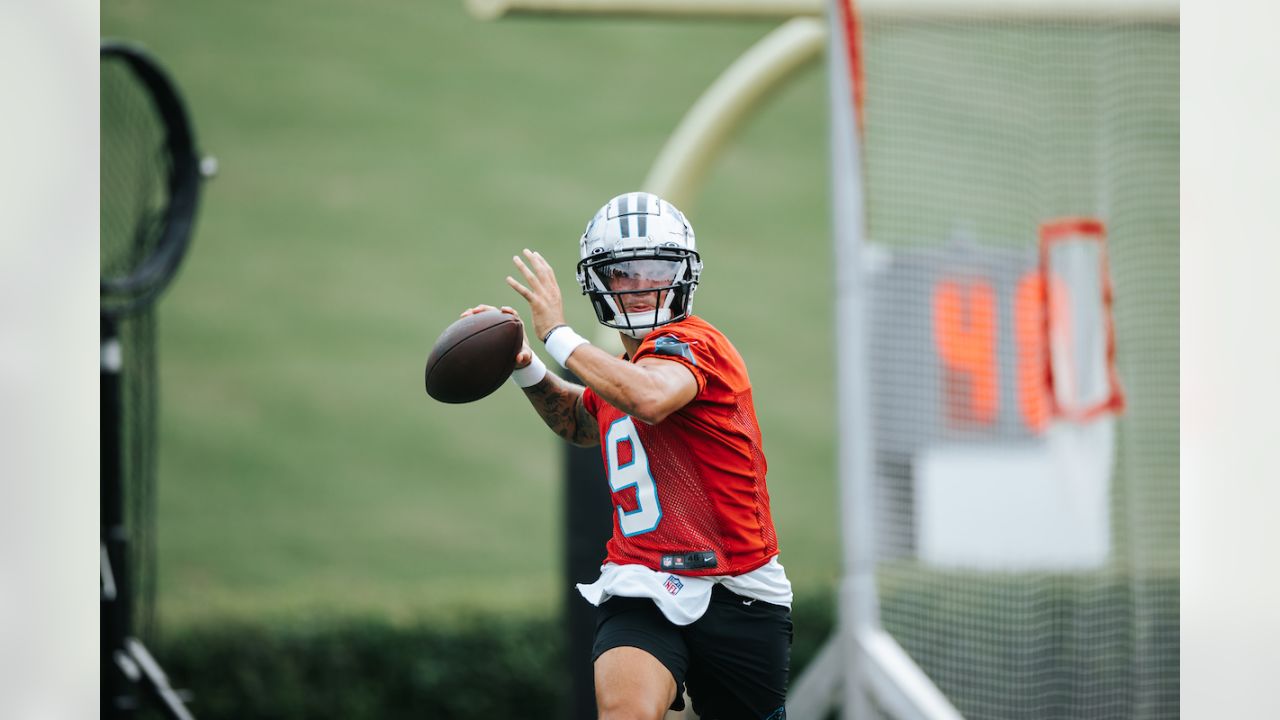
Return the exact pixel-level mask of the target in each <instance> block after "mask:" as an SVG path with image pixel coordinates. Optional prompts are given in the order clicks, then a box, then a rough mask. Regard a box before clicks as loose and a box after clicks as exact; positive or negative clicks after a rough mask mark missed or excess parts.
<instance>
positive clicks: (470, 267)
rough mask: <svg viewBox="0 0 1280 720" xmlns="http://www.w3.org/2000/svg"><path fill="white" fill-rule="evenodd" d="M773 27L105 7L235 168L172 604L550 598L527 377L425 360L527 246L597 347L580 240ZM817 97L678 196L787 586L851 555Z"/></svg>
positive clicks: (185, 367)
mask: <svg viewBox="0 0 1280 720" xmlns="http://www.w3.org/2000/svg"><path fill="white" fill-rule="evenodd" d="M771 27H772V24H771V23H766V22H670V23H668V22H659V21H642V22H637V21H623V20H607V19H591V20H583V19H556V20H548V19H516V20H507V21H502V22H499V23H481V22H478V21H475V20H472V19H471V18H470V17H469V16H467V15H466V13H465V11H464V10H463V7H462V3H461V1H460V0H456V1H455V0H448V1H444V0H441V1H439V2H408V1H401V2H391V1H387V0H383V1H379V2H362V3H349V2H336V1H329V2H298V1H291V2H272V3H257V2H243V1H242V2H223V3H215V4H176V5H175V4H172V3H162V2H155V1H150V0H148V1H145V2H143V1H128V0H122V1H120V2H111V3H106V4H104V5H103V8H102V29H103V35H104V36H107V37H118V38H127V39H131V40H135V41H138V42H140V43H142V44H143V45H145V46H146V47H148V48H150V49H151V50H152V51H154V52H155V53H156V54H157V55H158V57H159V58H160V59H161V60H162V61H163V62H164V63H165V65H166V66H167V67H168V68H169V70H170V72H171V73H172V75H173V76H174V77H175V79H176V81H177V82H178V84H179V85H180V87H181V88H182V91H183V92H184V93H185V95H186V98H187V101H188V104H189V107H190V110H191V112H192V114H193V116H194V122H195V125H196V128H197V131H198V135H199V140H200V143H201V145H202V146H203V148H204V150H205V151H206V152H208V153H211V154H214V155H216V156H217V157H218V159H219V162H220V174H219V176H218V177H217V179H215V180H214V181H212V182H211V183H209V184H208V186H207V188H206V192H205V195H204V202H203V205H202V208H201V212H200V218H199V224H198V228H197V234H196V236H195V240H194V244H193V246H192V250H191V252H190V254H189V256H188V258H187V260H186V262H185V264H184V266H183V268H182V270H181V272H180V274H179V276H178V278H177V281H176V283H175V285H174V286H173V287H172V288H171V290H170V291H169V292H168V294H167V295H166V296H165V297H164V298H163V299H162V302H161V306H160V310H159V327H158V336H159V363H160V377H161V390H160V392H161V397H160V412H161V418H160V426H161V428H160V450H159V477H160V480H159V490H158V493H159V495H158V518H159V519H158V523H159V568H160V575H159V612H160V617H161V618H162V621H163V622H165V623H167V624H169V625H173V624H178V625H183V624H187V623H190V622H196V621H200V620H204V619H211V618H215V617H223V616H228V615H232V616H252V617H255V618H263V617H271V616H273V615H283V614H289V615H296V614H298V613H310V612H326V613H329V612H337V613H346V612H373V613H388V614H391V615H393V616H396V617H410V616H417V615H437V614H449V613H454V612H460V611H467V612H470V611H483V610H494V611H501V612H517V611H518V612H530V613H546V612H551V611H552V610H553V609H554V608H555V607H556V605H557V603H558V602H559V598H560V597H561V593H562V591H563V587H562V581H561V578H560V559H559V558H560V554H561V538H562V533H563V526H564V517H563V515H562V510H561V507H562V504H563V497H562V485H561V471H560V461H561V448H560V446H559V445H558V441H557V440H556V439H555V438H554V437H553V436H552V435H551V434H550V433H549V432H548V431H547V430H546V429H545V428H544V427H543V426H542V424H541V423H540V421H538V419H537V418H536V417H535V416H534V414H533V413H532V412H531V411H530V410H529V409H528V408H527V406H526V404H525V401H524V400H523V398H522V397H521V396H520V394H519V393H518V391H516V390H515V389H514V388H511V387H507V388H503V389H502V390H500V391H499V392H498V393H497V394H496V395H494V396H492V397H490V398H488V399H486V400H484V401H482V402H480V403H476V404H474V405H469V406H445V405H441V404H438V403H435V402H434V401H432V400H430V399H429V398H427V396H426V395H425V393H424V392H423V389H422V365H423V361H424V360H425V357H426V353H427V350H428V348H429V346H430V343H431V341H432V340H433V339H434V338H435V337H436V335H437V334H438V333H439V332H440V330H442V329H443V328H444V327H445V326H446V325H447V324H448V323H449V322H451V321H452V320H453V319H454V318H455V317H456V315H457V313H458V312H459V311H460V310H461V309H463V308H464V307H467V306H468V305H470V304H473V303H479V302H489V303H510V304H513V305H515V304H516V303H517V301H519V298H518V297H517V296H516V295H515V294H514V293H512V292H511V291H510V290H509V289H508V288H507V287H506V286H505V284H504V283H503V277H504V276H505V275H506V274H507V273H508V272H510V271H511V263H510V257H511V255H513V254H514V253H516V252H518V251H519V250H520V249H521V248H523V247H531V248H536V249H538V250H540V251H541V252H542V253H543V254H544V255H546V256H547V258H548V259H549V260H550V261H551V262H552V263H553V264H554V266H555V267H556V269H557V271H558V274H559V278H560V282H561V286H562V289H564V291H565V296H566V301H567V306H568V307H567V311H568V317H569V320H570V322H571V323H573V324H574V325H575V326H576V327H578V328H579V329H580V331H583V332H586V333H591V332H594V316H593V315H592V313H591V310H590V308H589V304H588V303H587V302H586V300H585V298H583V297H581V296H580V295H579V294H578V292H577V290H576V284H575V283H574V280H573V274H572V269H573V263H574V261H575V260H576V256H575V253H576V240H577V236H578V235H579V234H580V233H581V231H582V227H583V225H584V224H585V223H586V221H587V219H589V217H590V216H591V214H592V213H593V212H594V210H595V209H596V207H598V206H599V205H600V204H601V203H603V202H604V201H605V200H606V199H608V198H609V197H610V196H612V195H614V194H616V193H618V192H622V191H625V190H631V189H636V188H637V187H638V186H639V184H640V182H641V180H642V179H643V178H644V175H645V173H646V171H647V170H648V167H649V163H650V162H651V161H652V159H653V157H654V156H655V154H656V153H657V151H658V149H659V148H660V147H661V145H662V143H663V142H664V140H665V138H666V137H667V135H668V134H669V133H670V131H671V130H672V129H673V128H674V127H675V125H676V124H677V122H678V121H679V119H680V117H681V116H682V114H683V113H684V112H685V110H686V109H687V108H688V107H689V105H690V104H691V103H692V102H693V101H694V100H695V99H696V98H697V97H698V95H699V94H700V93H701V92H702V90H703V89H704V88H705V87H706V86H707V85H708V84H709V83H710V82H711V81H712V80H713V79H714V78H715V77H716V76H717V75H718V74H719V73H720V72H721V71H722V70H723V69H724V68H725V67H726V66H727V65H728V64H729V63H730V62H732V60H733V59H734V58H735V57H736V56H737V55H738V54H740V53H741V52H742V51H743V50H745V49H746V48H748V47H749V46H750V45H751V44H752V43H753V42H755V41H756V40H757V39H759V38H760V37H762V36H763V35H765V34H766V33H767V32H768V31H769V30H770V29H771ZM825 110H826V96H825V88H824V84H823V80H822V77H821V75H820V73H819V67H818V65H816V64H815V65H813V66H811V67H810V68H809V69H808V70H807V71H806V72H805V73H804V74H802V75H801V76H800V77H799V78H798V79H797V82H795V83H794V84H793V85H790V86H788V87H787V88H786V89H785V90H784V91H782V92H781V93H780V94H779V95H778V96H777V97H775V98H774V100H773V101H772V102H771V104H769V106H768V107H767V109H766V110H765V111H764V112H763V113H762V114H761V115H759V116H757V117H756V118H754V119H753V120H752V121H751V122H750V124H749V125H748V126H747V127H746V129H745V131H744V132H743V134H742V135H741V136H740V137H739V138H738V139H737V140H736V141H735V142H734V143H733V144H732V145H731V147H730V148H729V150H728V152H727V153H726V154H725V155H724V156H723V157H722V158H721V159H720V160H719V161H718V162H717V164H716V165H715V167H714V169H713V170H712V172H711V175H710V177H709V179H708V183H707V185H706V187H705V190H704V191H703V193H702V195H701V196H700V198H699V199H698V201H697V202H696V204H694V205H692V206H690V207H686V208H685V210H686V212H687V214H688V215H689V216H690V218H691V220H692V221H693V223H694V227H695V228H696V230H697V232H698V239H699V249H700V250H702V251H703V253H704V255H705V259H706V264H707V270H706V272H705V274H704V284H703V286H702V288H701V290H700V291H699V293H698V303H697V310H698V312H699V314H701V315H703V316H704V317H706V318H707V319H708V320H710V321H711V322H712V323H714V324H716V325H718V326H719V327H721V328H722V329H723V330H725V331H726V332H727V333H728V335H729V336H730V337H731V338H732V339H733V340H734V342H735V343H736V344H737V345H738V347H739V349H740V351H741V352H742V354H743V355H744V357H745V358H746V360H747V363H748V367H749V368H750V371H751V374H752V378H753V381H754V383H755V387H756V400H757V408H758V412H759V416H760V421H761V424H762V427H763V430H764V437H765V446H766V451H767V452H768V454H769V460H770V473H769V485H770V489H771V491H772V495H773V502H774V513H775V518H776V521H777V525H778V528H779V532H780V536H781V542H782V561H783V563H784V564H786V566H787V567H788V569H789V571H790V572H791V574H792V577H793V580H794V581H795V582H796V586H797V591H798V592H799V593H802V594H803V593H813V592H827V591H828V590H829V588H830V587H831V583H832V581H833V578H834V577H835V574H836V567H837V564H838V562H839V556H838V534H837V529H836V517H835V510H834V508H835V504H836V503H835V483H834V477H833V474H834V430H833V420H834V408H833V401H832V373H833V371H832V340H831V337H830V332H829V328H830V327H831V322H832V312H831V308H830V296H831V286H832V280H831V276H832V271H831V267H830V262H829V258H830V250H829V244H830V240H829V232H828V209H827V208H828V199H827V186H826V182H827V173H828V167H827V161H826V159H825V154H824V153H825V143H826V118H825ZM526 317H527V315H526Z"/></svg>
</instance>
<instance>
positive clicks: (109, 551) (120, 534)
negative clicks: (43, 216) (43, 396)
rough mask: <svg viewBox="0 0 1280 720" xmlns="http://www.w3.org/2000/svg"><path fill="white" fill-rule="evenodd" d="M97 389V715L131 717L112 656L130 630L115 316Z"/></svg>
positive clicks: (130, 699)
mask: <svg viewBox="0 0 1280 720" xmlns="http://www.w3.org/2000/svg"><path fill="white" fill-rule="evenodd" d="M101 330H102V335H101V337H102V345H101V352H102V354H101V376H100V390H99V392H100V393H101V398H100V399H101V409H100V414H101V418H100V432H101V436H100V440H101V469H100V479H99V482H100V486H99V491H100V496H99V502H100V503H101V511H100V512H101V523H102V524H101V529H100V532H101V540H102V551H103V556H104V561H103V568H102V603H101V618H100V619H101V630H100V633H101V638H100V646H99V652H100V665H99V673H100V677H101V681H102V702H101V706H102V707H101V711H102V717H103V718H104V719H106V718H124V717H131V716H132V715H133V710H134V708H135V707H136V706H137V701H136V698H135V697H134V694H133V687H132V683H131V682H130V681H129V680H128V679H127V678H126V677H125V675H124V674H123V672H122V670H121V669H120V667H119V666H118V664H117V663H116V660H115V654H116V652H117V651H119V650H121V649H123V648H124V641H125V638H126V637H128V635H129V633H130V617H129V607H130V605H129V600H130V597H129V591H130V588H129V572H128V567H129V564H128V559H127V557H126V553H127V552H128V534H127V532H126V530H125V518H124V455H123V453H122V448H121V442H120V441H121V426H122V425H123V422H122V419H123V418H122V407H123V406H122V404H121V398H120V385H121V378H120V373H121V367H122V364H123V363H122V358H121V349H120V324H119V320H118V319H116V318H113V317H109V316H107V315H103V316H102V325H101Z"/></svg>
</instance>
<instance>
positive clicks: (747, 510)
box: [582, 316, 778, 575]
mask: <svg viewBox="0 0 1280 720" xmlns="http://www.w3.org/2000/svg"><path fill="white" fill-rule="evenodd" d="M646 357H656V358H662V359H664V360H669V361H672V362H678V363H681V364H683V365H684V366H685V367H687V368H689V370H691V371H692V372H693V376H694V378H696V379H697V382H698V394H697V395H696V396H695V397H694V399H693V401H692V402H690V403H689V404H688V405H686V406H684V407H683V408H681V409H680V410H679V411H677V412H675V413H672V414H671V415H670V416H668V417H667V418H666V419H665V420H663V421H662V422H660V423H658V424H657V425H646V424H645V423H643V422H641V421H639V420H633V419H632V418H631V417H630V416H628V415H626V414H624V413H623V412H622V411H621V410H618V409H617V408H615V407H613V406H612V405H610V404H609V403H607V402H606V401H605V400H604V399H603V398H601V397H600V396H599V395H597V394H596V393H595V391H594V390H592V389H591V388H587V390H586V392H585V393H583V398H582V401H583V404H584V405H585V406H586V408H587V410H588V411H589V412H591V414H592V415H595V417H596V421H597V422H598V423H599V425H600V449H601V454H602V455H603V457H604V463H605V472H606V473H607V474H608V478H609V487H610V490H611V491H612V497H613V504H614V510H615V512H614V515H613V538H612V539H611V540H609V544H608V548H607V550H608V558H607V560H608V562H612V563H618V564H620V565H621V564H632V563H634V564H640V565H645V566H647V567H649V568H651V569H653V570H664V571H668V572H676V573H679V574H684V575H741V574H743V573H747V572H750V571H752V570H754V569H756V568H758V567H760V566H761V565H764V564H765V563H766V562H768V561H769V558H771V557H773V556H775V555H777V554H778V538H777V535H776V534H775V532H774V529H773V517H772V516H771V515H770V512H769V491H768V489H767V488H766V487H765V471H766V469H767V464H766V462H765V459H764V448H763V447H762V442H761V438H760V425H759V424H758V423H757V422H756V412H755V406H754V404H753V403H752V400H751V381H750V380H749V379H748V378H747V368H746V364H745V363H744V362H743V361H742V356H741V355H739V354H738V351H737V350H736V349H735V348H734V347H733V345H732V344H730V343H729V340H728V338H726V337H725V336H724V335H722V334H721V333H720V331H719V330H716V329H715V328H714V327H712V326H711V324H710V323H708V322H706V321H705V320H703V319H701V318H699V317H694V316H691V317H689V318H686V319H684V320H681V321H679V322H676V323H672V324H670V325H664V326H662V327H660V328H658V329H656V330H654V331H653V332H652V333H650V334H649V336H648V337H646V338H645V339H644V341H643V342H642V343H641V344H640V348H639V349H638V350H637V351H636V354H635V357H633V358H631V362H635V361H637V360H640V359H641V358H646ZM709 553H714V557H715V564H714V566H707V563H706V558H708V557H709V555H708V554H709Z"/></svg>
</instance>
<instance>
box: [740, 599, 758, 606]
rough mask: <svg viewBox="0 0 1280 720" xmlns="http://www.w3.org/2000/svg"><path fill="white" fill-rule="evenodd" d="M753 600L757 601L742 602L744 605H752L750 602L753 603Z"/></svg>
mask: <svg viewBox="0 0 1280 720" xmlns="http://www.w3.org/2000/svg"><path fill="white" fill-rule="evenodd" d="M753 602H755V600H743V601H742V604H743V605H750V604H751V603H753Z"/></svg>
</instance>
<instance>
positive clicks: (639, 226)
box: [636, 193, 649, 237]
mask: <svg viewBox="0 0 1280 720" xmlns="http://www.w3.org/2000/svg"><path fill="white" fill-rule="evenodd" d="M636 195H637V196H638V197H637V198H636V212H638V213H640V217H638V218H636V231H637V232H639V233H640V237H647V236H648V233H646V232H645V230H646V229H648V225H649V214H648V205H649V193H636Z"/></svg>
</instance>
